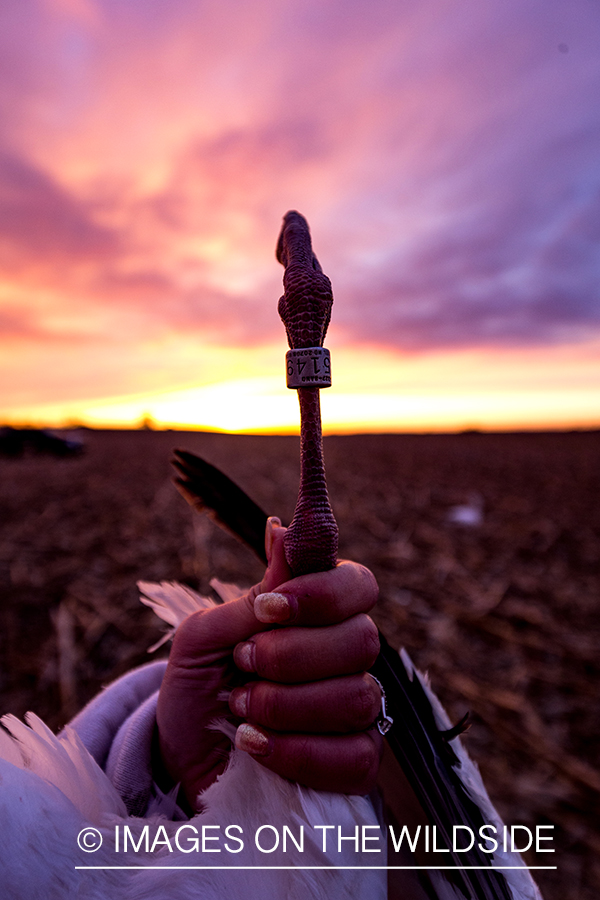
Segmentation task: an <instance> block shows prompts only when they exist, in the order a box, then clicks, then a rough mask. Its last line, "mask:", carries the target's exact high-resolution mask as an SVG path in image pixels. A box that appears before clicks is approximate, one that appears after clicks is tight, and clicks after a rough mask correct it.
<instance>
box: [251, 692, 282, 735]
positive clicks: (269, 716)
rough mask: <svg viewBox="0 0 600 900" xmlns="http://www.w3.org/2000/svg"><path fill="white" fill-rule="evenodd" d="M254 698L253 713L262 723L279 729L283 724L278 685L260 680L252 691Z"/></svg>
mask: <svg viewBox="0 0 600 900" xmlns="http://www.w3.org/2000/svg"><path fill="white" fill-rule="evenodd" d="M250 696H251V697H252V699H253V701H254V702H253V704H252V707H251V712H252V715H253V716H254V717H255V718H256V719H258V721H259V722H260V723H261V724H262V725H266V726H267V727H268V728H275V729H277V727H278V725H280V724H281V703H280V697H279V691H278V690H277V687H276V685H273V684H268V683H267V682H264V681H263V682H259V683H258V684H257V685H255V686H254V687H253V689H252V691H251V693H250Z"/></svg>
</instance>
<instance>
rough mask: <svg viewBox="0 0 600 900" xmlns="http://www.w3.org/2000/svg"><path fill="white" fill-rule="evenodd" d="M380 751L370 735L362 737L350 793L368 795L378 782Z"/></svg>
mask: <svg viewBox="0 0 600 900" xmlns="http://www.w3.org/2000/svg"><path fill="white" fill-rule="evenodd" d="M378 771H379V750H378V748H377V746H376V744H375V742H374V741H373V740H372V738H371V737H370V736H369V735H368V734H362V735H360V738H359V739H358V740H357V748H356V753H355V756H354V771H353V788H354V789H353V790H352V791H351V792H350V793H355V794H368V793H369V791H371V790H372V789H373V788H374V786H375V782H376V780H377V772H378Z"/></svg>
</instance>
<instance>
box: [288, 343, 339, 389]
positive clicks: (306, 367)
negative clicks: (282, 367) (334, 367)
mask: <svg viewBox="0 0 600 900" xmlns="http://www.w3.org/2000/svg"><path fill="white" fill-rule="evenodd" d="M285 361H286V368H287V386H288V387H289V388H300V387H319V388H325V387H331V357H330V354H329V350H327V349H326V348H325V347H302V348H300V349H299V350H288V352H287V353H286V356H285Z"/></svg>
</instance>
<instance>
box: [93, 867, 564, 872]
mask: <svg viewBox="0 0 600 900" xmlns="http://www.w3.org/2000/svg"><path fill="white" fill-rule="evenodd" d="M75 868H76V869H102V870H104V869H150V870H152V869H195V870H203V871H204V870H206V869H219V870H226V869H236V870H239V869H244V870H250V871H252V870H253V869H256V870H257V871H259V872H264V871H267V870H269V871H270V870H276V871H281V870H286V871H287V870H290V871H299V870H301V871H307V870H310V871H321V870H325V869H335V870H336V871H337V870H344V871H345V870H347V869H352V870H353V871H355V870H358V871H366V872H372V871H380V870H385V871H390V870H393V871H398V870H403V871H406V870H409V869H410V870H415V869H425V870H428V871H433V872H440V871H444V872H447V871H451V872H461V871H463V870H466V869H468V870H472V869H481V870H482V871H484V872H500V871H503V870H505V869H518V870H519V871H521V870H522V871H525V872H531V871H532V870H533V869H536V870H538V869H557V868H558V866H75Z"/></svg>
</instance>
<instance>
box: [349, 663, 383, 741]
mask: <svg viewBox="0 0 600 900" xmlns="http://www.w3.org/2000/svg"><path fill="white" fill-rule="evenodd" d="M380 706H381V691H380V690H379V688H378V687H377V685H376V684H375V682H374V681H373V679H372V678H369V677H368V676H367V675H363V677H362V678H361V680H360V682H359V683H358V685H357V693H356V698H355V702H354V710H355V714H354V716H355V724H356V727H357V728H358V729H360V730H362V729H363V728H369V726H371V725H372V724H373V722H374V721H375V719H376V718H377V714H378V712H379V708H380Z"/></svg>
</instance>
